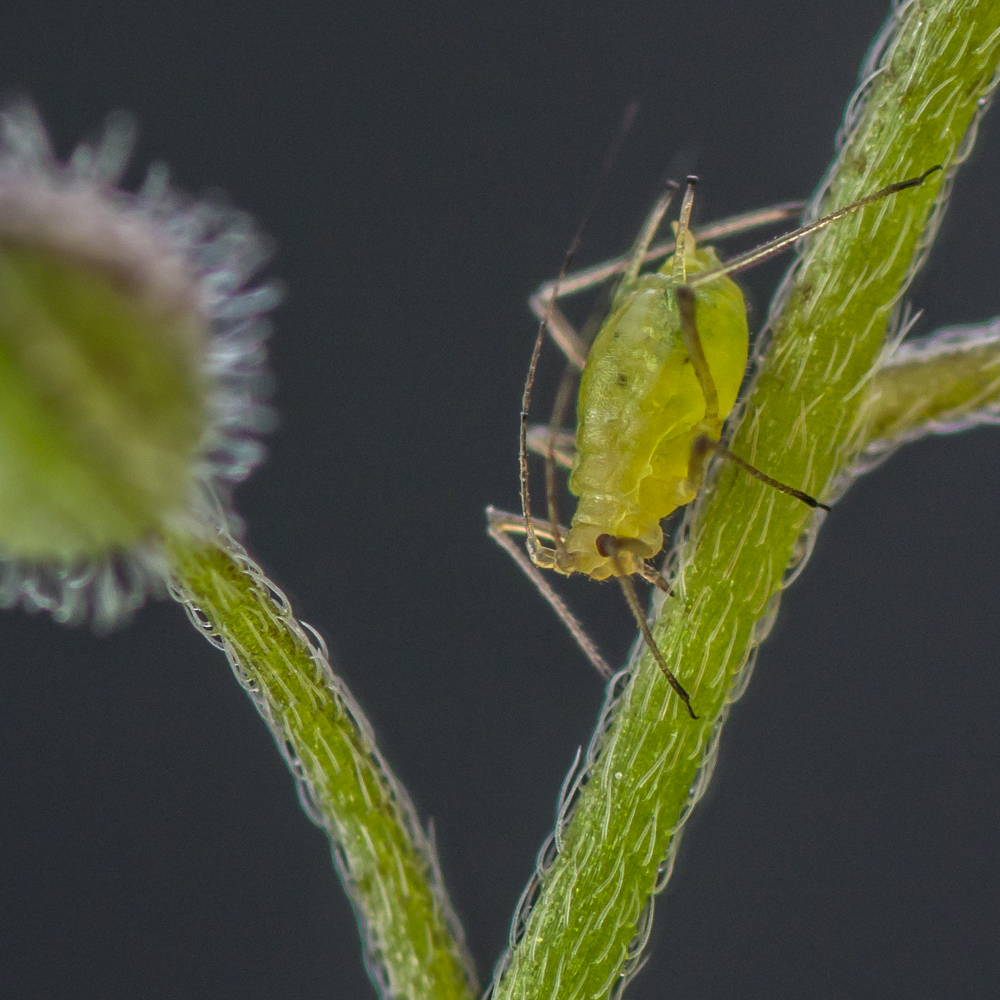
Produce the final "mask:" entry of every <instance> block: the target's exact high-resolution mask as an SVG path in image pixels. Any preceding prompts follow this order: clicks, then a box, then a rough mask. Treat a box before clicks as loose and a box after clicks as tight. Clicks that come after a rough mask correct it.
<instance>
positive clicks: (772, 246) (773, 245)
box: [688, 165, 942, 288]
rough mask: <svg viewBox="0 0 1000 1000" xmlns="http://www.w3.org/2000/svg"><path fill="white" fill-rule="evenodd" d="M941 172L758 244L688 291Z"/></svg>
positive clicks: (892, 186) (884, 190)
mask: <svg viewBox="0 0 1000 1000" xmlns="http://www.w3.org/2000/svg"><path fill="white" fill-rule="evenodd" d="M941 169H942V168H941V166H940V165H938V166H936V167H931V168H930V170H925V171H924V172H923V173H922V174H921V175H920V176H919V177H911V178H909V180H905V181H897V182H896V183H895V184H890V185H889V186H888V187H884V188H882V189H881V190H880V191H876V192H875V193H874V194H869V195H866V196H865V197H864V198H859V199H858V200H857V201H852V202H851V204H850V205H845V206H844V207H843V208H838V209H837V210H836V211H835V212H831V213H830V214H829V215H824V216H823V218H822V219H817V220H816V221H815V222H810V223H809V225H807V226H802V227H801V228H799V229H794V230H792V232H790V233H785V235H784V236H779V237H777V239H773V240H769V241H768V242H767V243H762V244H761V245H760V246H759V247H755V248H754V249H753V250H748V251H747V252H746V253H742V254H740V255H739V256H738V257H734V258H733V259H732V260H730V261H727V262H726V263H725V264H723V265H722V267H717V268H715V269H714V270H712V271H703V272H702V273H701V274H699V275H698V276H697V277H696V278H692V279H691V281H690V282H688V284H689V285H690V286H691V287H692V288H700V287H701V286H702V285H707V284H709V282H712V281H715V280H716V279H718V278H721V277H722V276H723V275H726V274H736V272H738V271H743V270H745V269H746V268H748V267H753V266H754V265H755V264H759V263H760V262H761V261H764V260H767V259H768V258H769V257H773V256H774V255H775V254H778V253H781V251H782V250H785V249H787V248H788V247H790V246H791V245H792V244H793V243H795V242H796V241H797V240H800V239H802V237H803V236H808V235H810V233H815V232H818V231H819V230H820V229H825V228H826V227H827V226H829V225H830V223H832V222H836V221H837V220H838V219H842V218H843V217H844V216H845V215H850V214H851V213H852V212H856V211H858V209H860V208H864V207H865V205H871V204H872V203H873V202H876V201H881V200H882V199H883V198H888V197H889V196H890V195H893V194H896V193H897V192H898V191H905V190H906V189H907V188H912V187H919V186H920V185H921V184H923V182H924V181H925V180H926V179H927V178H928V177H930V175H931V174H934V173H937V171H939V170H941Z"/></svg>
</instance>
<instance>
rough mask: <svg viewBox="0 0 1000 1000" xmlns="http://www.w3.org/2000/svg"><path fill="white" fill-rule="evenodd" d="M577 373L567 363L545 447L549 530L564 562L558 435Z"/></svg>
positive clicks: (559, 557)
mask: <svg viewBox="0 0 1000 1000" xmlns="http://www.w3.org/2000/svg"><path fill="white" fill-rule="evenodd" d="M576 375H577V373H576V372H575V371H574V369H573V368H572V367H571V366H570V365H567V366H566V368H565V369H564V371H563V374H562V378H561V379H560V380H559V388H558V390H557V391H556V398H555V402H554V403H553V405H552V416H551V418H550V419H549V428H548V441H547V442H546V448H545V505H546V510H547V511H548V515H549V531H550V532H551V534H552V540H553V542H554V543H555V550H556V561H557V563H558V562H562V561H563V560H564V558H565V555H566V547H565V545H564V543H563V532H562V530H561V529H560V527H559V494H558V484H557V483H556V464H557V463H556V436H557V435H558V433H559V429H560V428H561V427H562V425H563V421H564V420H565V419H566V411H567V410H568V409H569V406H570V403H571V402H572V399H573V394H574V390H575V389H576V384H577V378H576Z"/></svg>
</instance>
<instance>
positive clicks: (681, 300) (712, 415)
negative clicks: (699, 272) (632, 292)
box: [675, 285, 719, 430]
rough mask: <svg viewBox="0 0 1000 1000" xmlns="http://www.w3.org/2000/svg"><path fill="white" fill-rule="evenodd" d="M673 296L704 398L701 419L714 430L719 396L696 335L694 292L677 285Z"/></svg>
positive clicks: (699, 340) (717, 425)
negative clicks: (674, 296) (703, 414)
mask: <svg viewBox="0 0 1000 1000" xmlns="http://www.w3.org/2000/svg"><path fill="white" fill-rule="evenodd" d="M675 294H676V296H677V309H678V311H679V312H680V318H681V336H682V337H683V338H684V346H685V347H686V348H687V352H688V357H690V358H691V367H692V368H693V369H694V374H695V378H697V379H698V384H699V385H700V386H701V392H702V395H703V396H704V397H705V416H704V418H703V419H704V422H705V423H706V424H707V425H708V426H709V427H711V428H712V429H713V430H716V429H718V427H719V394H718V393H717V392H716V391H715V379H713V378H712V373H711V371H710V370H709V367H708V361H707V360H706V358H705V351H704V350H703V349H702V346H701V337H700V336H699V335H698V323H697V320H696V319H695V300H694V292H693V291H692V290H691V286H690V285H678V286H677V288H676V289H675Z"/></svg>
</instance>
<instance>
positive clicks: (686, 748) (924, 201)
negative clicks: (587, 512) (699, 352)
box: [493, 0, 1000, 1000]
mask: <svg viewBox="0 0 1000 1000" xmlns="http://www.w3.org/2000/svg"><path fill="white" fill-rule="evenodd" d="M873 51H874V53H875V54H874V56H873V58H872V62H871V65H870V66H868V67H866V72H865V73H864V76H865V77H866V78H867V79H865V81H864V83H863V84H862V89H861V92H860V95H859V96H858V97H857V98H856V99H855V100H853V101H852V103H851V105H850V106H849V112H848V116H847V122H846V124H845V130H844V132H845V135H844V141H843V146H842V148H841V151H840V155H839V156H838V158H837V160H836V162H835V163H834V165H833V167H832V168H831V170H830V173H829V174H828V177H827V179H826V181H825V182H824V184H823V185H822V187H821V188H820V193H819V194H818V195H817V197H816V199H814V203H813V205H812V209H813V212H814V214H818V213H819V212H821V211H824V210H825V211H829V210H832V209H834V208H836V207H838V206H840V205H844V204H847V203H848V202H851V201H853V200H854V199H856V198H859V197H861V196H863V195H865V194H868V193H870V192H872V191H876V190H878V189H880V188H882V187H885V186H886V185H889V184H891V183H893V182H895V181H899V180H901V179H904V178H908V177H913V176H916V175H919V174H921V173H923V172H924V171H925V170H927V169H928V168H929V167H932V166H934V165H936V164H942V165H943V166H944V167H945V171H944V173H939V174H936V175H934V176H933V177H931V178H928V180H927V181H926V182H925V184H924V185H923V186H921V187H919V188H915V189H912V190H909V191H906V192H901V193H899V194H897V195H895V196H893V197H892V198H890V199H887V200H886V201H885V202H882V203H880V204H878V205H873V206H869V207H867V208H865V209H864V210H863V211H861V212H859V213H857V215H855V216H853V217H851V218H848V219H845V220H843V221H841V222H839V223H838V224H837V225H834V226H831V227H830V228H829V229H827V230H825V231H823V232H822V233H819V234H816V235H815V236H814V237H812V238H811V239H809V240H807V241H805V242H806V244H807V245H806V246H805V247H804V248H803V251H802V253H801V255H800V256H799V258H798V259H797V261H796V263H795V265H794V266H793V268H792V270H791V272H790V273H789V275H788V277H787V278H786V279H785V283H784V285H783V286H782V289H781V291H780V292H779V295H778V298H777V300H776V305H775V306H774V307H772V315H771V320H770V330H771V336H770V338H769V340H770V342H769V349H768V350H767V351H766V353H762V354H761V356H760V357H759V359H758V360H759V367H758V375H757V379H756V383H755V385H754V387H753V390H752V392H751V393H750V396H749V399H748V402H747V404H746V406H745V408H744V412H743V419H742V423H741V424H740V426H739V428H738V429H737V431H736V433H735V434H734V435H733V437H732V442H731V447H732V450H733V451H734V452H735V453H737V454H739V455H742V456H744V457H745V458H747V459H748V460H749V461H751V462H753V464H755V465H756V466H757V467H758V468H763V469H767V471H768V473H769V474H771V475H773V476H774V477H775V478H776V479H779V480H781V481H782V482H786V483H792V484H794V485H795V486H797V487H799V488H801V489H804V490H806V491H808V492H809V493H811V494H813V495H814V496H817V497H819V498H820V499H823V500H826V499H829V498H831V497H832V496H833V495H835V493H836V492H837V489H838V488H839V486H841V485H842V484H843V482H844V481H845V479H846V470H848V469H850V468H851V466H852V463H853V462H854V461H855V459H856V456H857V455H858V453H859V451H860V450H861V449H862V448H863V447H864V445H865V443H866V441H867V439H868V434H869V427H868V423H869V421H870V419H871V415H872V414H871V410H870V408H869V407H867V406H865V405H864V404H865V402H866V401H867V399H868V398H869V392H870V385H869V383H870V381H871V379H872V376H873V373H874V372H875V369H876V365H877V362H878V360H879V358H880V354H881V352H882V351H883V345H884V340H885V335H886V330H887V327H888V326H889V324H890V323H891V321H892V320H893V317H894V313H895V310H896V305H897V303H898V302H899V300H900V297H901V295H902V294H903V292H904V290H905V288H906V287H907V285H908V283H909V281H910V280H911V278H912V276H913V274H914V272H915V271H916V269H917V268H918V267H919V266H920V264H921V263H922V260H923V257H924V255H925V253H926V250H927V248H928V246H929V244H930V241H931V239H932V238H933V234H934V231H935V230H936V227H937V224H938V222H939V219H940V214H941V211H942V210H943V206H944V201H945V197H946V194H947V188H948V185H949V180H950V177H951V176H952V174H953V173H954V169H955V167H956V166H957V164H958V163H959V162H960V160H961V159H962V158H963V156H964V155H965V153H967V151H968V148H969V146H970V145H971V142H972V141H973V138H974V132H975V124H976V122H977V120H978V117H979V115H980V113H981V112H982V110H983V108H984V107H985V103H986V101H987V99H988V96H989V94H990V93H991V92H992V88H993V85H994V76H995V73H996V67H997V63H998V60H1000V2H998V0H979V2H977V0H912V2H909V3H904V4H902V5H900V7H899V10H898V11H897V12H896V14H894V16H893V18H892V20H891V21H890V24H889V25H888V26H887V28H886V29H885V31H884V32H883V34H882V35H881V36H880V38H879V40H878V43H877V46H876V48H875V49H874V50H873ZM823 516H824V515H823V514H821V513H813V512H810V511H809V510H808V509H806V508H805V507H804V506H803V505H802V504H800V503H799V502H798V501H796V500H794V499H793V498H790V497H787V496H783V495H782V494H780V493H778V492H776V491H774V490H771V489H768V488H767V487H766V486H765V485H763V484H761V483H759V482H756V481H755V480H753V479H751V478H750V477H748V476H746V475H745V474H744V473H742V472H741V471H740V470H739V469H736V468H733V467H732V466H729V467H725V466H719V465H718V464H716V467H715V475H714V483H713V484H712V485H711V486H710V487H709V488H708V489H706V490H704V491H703V493H702V495H701V497H700V499H699V500H698V501H697V502H696V504H694V505H693V508H692V509H690V510H689V511H688V514H687V518H686V520H685V524H684V528H683V529H682V532H681V536H680V541H679V543H678V547H677V549H676V551H675V552H674V554H673V562H672V568H673V593H672V595H671V596H669V597H666V598H664V599H662V600H661V601H659V606H658V608H657V616H656V622H655V624H654V626H653V632H654V635H655V637H656V640H657V642H658V644H659V647H660V649H661V650H662V651H663V653H664V654H665V656H666V659H667V662H668V664H669V665H670V668H671V670H672V671H673V672H674V674H675V675H676V676H677V677H678V679H679V680H680V682H681V683H682V684H683V685H684V687H685V688H686V689H687V690H688V691H690V692H691V695H692V703H693V705H694V706H695V709H696V711H697V712H698V714H699V716H700V719H699V720H698V721H694V720H691V719H690V718H688V717H687V714H686V712H685V711H684V706H683V704H682V703H681V701H680V699H678V698H677V696H676V695H675V694H674V693H673V692H672V691H671V690H670V688H669V687H668V685H667V683H666V681H665V680H664V677H663V675H662V672H661V671H660V670H659V669H658V668H657V666H656V664H655V662H654V661H653V659H652V657H651V656H650V655H649V654H648V652H647V651H646V650H645V649H644V648H643V647H641V646H637V652H636V655H634V656H633V659H632V662H631V663H630V665H629V672H628V674H627V675H623V676H622V677H621V679H619V681H618V682H617V684H614V683H613V684H612V690H611V692H610V694H609V700H608V705H607V706H606V711H605V712H604V713H603V714H602V720H601V724H600V725H599V727H598V731H597V733H596V734H595V737H594V740H593V742H592V744H591V747H590V749H589V751H588V754H587V758H586V760H585V761H584V764H583V767H582V769H581V773H580V775H579V776H577V777H576V778H575V779H574V780H572V781H570V782H568V785H567V791H566V793H565V795H564V801H563V803H562V814H561V819H560V823H559V826H558V827H557V830H556V831H555V834H554V836H553V839H552V840H551V841H550V842H549V843H548V844H547V845H546V847H545V848H543V851H542V853H541V855H540V858H539V866H538V872H537V874H536V878H535V879H534V880H533V883H532V884H531V885H530V886H529V889H528V891H527V892H526V894H525V899H524V903H523V904H522V907H521V909H520V912H519V914H518V915H517V917H516V918H515V926H514V938H515V940H516V944H515V945H514V947H513V948H512V949H511V951H510V952H509V953H508V954H507V955H506V956H505V957H504V960H503V961H502V962H501V965H500V967H499V971H498V975H497V978H496V980H495V982H494V986H493V996H494V998H495V1000H497V998H501V997H502V998H504V1000H507V998H524V1000H528V998H544V1000H549V998H556V997H558V998H560V1000H576V998H580V1000H583V998H594V997H602V996H607V995H608V994H609V992H614V991H616V990H618V989H620V988H621V987H622V986H623V985H624V983H625V982H627V979H628V976H629V974H630V973H631V972H632V971H633V970H634V969H635V967H636V965H637V963H638V961H639V958H640V953H641V951H642V948H643V945H644V943H645V937H646V935H647V933H648V928H649V926H650V921H651V915H652V900H653V895H654V894H655V892H656V891H658V889H659V888H661V887H662V885H663V883H664V882H665V880H666V877H667V876H668V875H669V867H670V864H671V859H672V857H673V852H674V851H675V849H676V846H677V840H678V834H679V831H680V828H681V825H682V824H683V822H684V819H685V818H686V816H687V814H688V812H689V810H690V808H691V806H692V805H693V804H694V802H695V801H696V800H697V798H698V797H699V795H700V794H701V791H702V789H703V788H704V784H705V782H706V781H707V779H708V776H709V774H710V772H711V765H712V761H713V756H714V748H715V747H716V745H717V739H718V735H719V731H720V726H721V723H722V722H723V721H724V718H725V715H726V708H727V705H728V704H729V703H730V702H731V701H732V700H734V699H735V698H736V697H738V696H739V691H740V687H741V683H742V681H743V679H745V677H746V670H747V665H748V659H749V657H750V656H751V653H752V650H753V649H754V647H755V646H756V645H757V644H758V643H759V642H760V641H761V640H762V638H763V637H764V636H765V635H766V633H767V631H768V629H769V627H770V623H771V621H772V620H773V615H774V613H775V612H776V610H777V600H778V597H779V595H780V592H781V589H782V587H783V586H784V585H785V584H786V583H787V581H788V568H789V566H790V564H792V563H800V562H801V560H802V558H803V556H804V555H805V554H806V552H807V551H808V539H809V537H810V536H809V534H808V533H807V534H806V535H805V536H804V535H803V533H804V532H808V531H809V530H811V529H812V530H814V529H815V527H816V526H817V525H818V524H819V523H821V520H822V517H823ZM804 539H805V540H804ZM780 724H781V720H775V725H780Z"/></svg>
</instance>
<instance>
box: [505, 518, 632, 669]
mask: <svg viewBox="0 0 1000 1000" xmlns="http://www.w3.org/2000/svg"><path fill="white" fill-rule="evenodd" d="M486 524H487V528H486V530H487V531H488V532H489V534H490V537H491V538H492V539H493V540H494V541H495V542H496V543H497V544H498V545H499V546H500V547H501V548H502V549H503V550H504V551H505V552H506V553H507V554H508V555H509V556H510V557H511V559H513V560H514V562H516V563H517V565H518V566H519V567H520V568H521V570H522V572H523V573H524V574H525V576H527V577H528V579H529V580H530V581H531V582H532V583H533V584H534V585H535V587H536V588H537V589H538V592H539V593H540V594H541V595H542V597H544V598H545V600H546V601H548V602H549V605H550V606H551V607H552V610H553V611H555V613H556V614H557V615H558V616H559V619H560V621H562V623H563V624H564V625H565V626H566V628H567V629H569V632H570V634H571V635H572V636H573V638H574V639H575V640H576V644H577V645H578V646H579V647H580V649H581V650H582V651H583V655H584V656H586V657H587V659H588V660H589V661H590V663H591V665H592V666H593V667H594V669H595V670H597V672H598V673H599V674H600V675H601V676H602V677H603V678H604V679H605V680H608V679H610V678H611V676H612V674H613V671H612V669H611V667H610V666H608V663H607V661H606V660H605V659H604V657H603V656H601V654H600V653H599V652H598V650H597V646H596V644H595V643H594V641H593V639H591V638H590V636H589V635H587V633H586V631H585V630H584V628H583V626H582V625H581V624H580V622H579V620H578V619H577V617H576V616H575V615H574V614H573V612H572V611H570V610H569V608H568V607H567V606H566V603H565V601H563V599H562V598H561V597H560V596H559V595H558V594H557V593H556V592H555V591H554V590H553V589H552V587H551V586H550V585H549V582H548V580H547V579H546V578H545V577H544V576H543V575H542V573H541V572H540V571H539V570H538V567H536V566H535V564H534V563H533V562H532V561H531V560H530V559H528V557H527V556H525V554H524V553H523V552H522V551H521V549H520V548H519V546H518V545H516V544H515V543H514V541H513V540H512V539H511V537H510V536H511V535H512V534H524V533H525V530H526V529H525V526H524V518H523V517H521V516H520V515H518V514H508V513H506V512H504V511H502V510H496V509H494V508H493V507H487V508H486ZM543 532H544V529H543V528H542V527H541V526H539V533H543Z"/></svg>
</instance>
